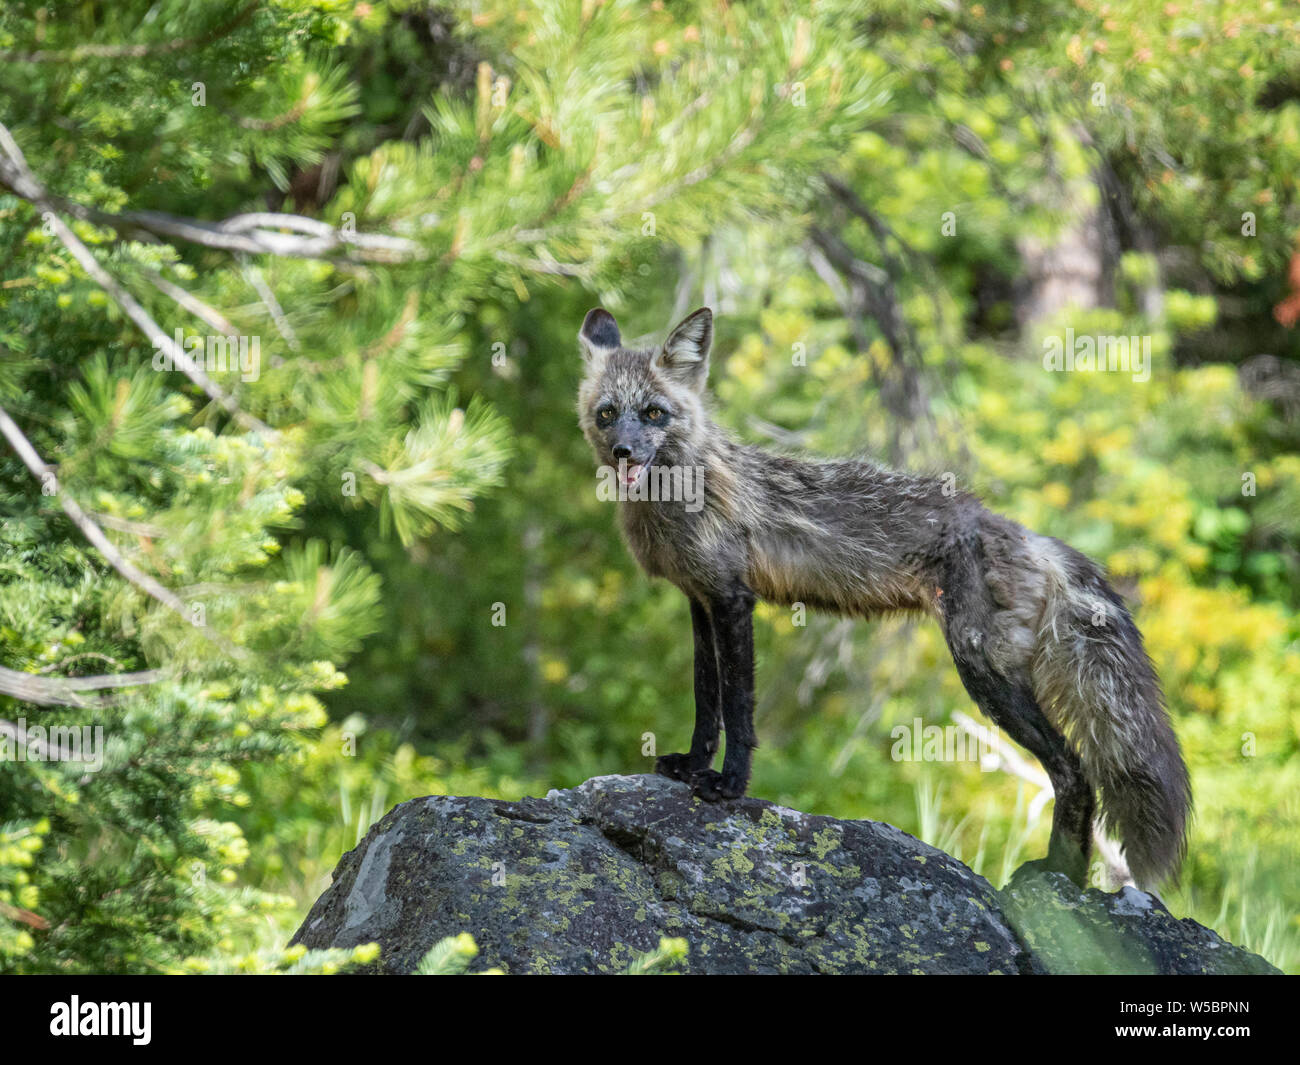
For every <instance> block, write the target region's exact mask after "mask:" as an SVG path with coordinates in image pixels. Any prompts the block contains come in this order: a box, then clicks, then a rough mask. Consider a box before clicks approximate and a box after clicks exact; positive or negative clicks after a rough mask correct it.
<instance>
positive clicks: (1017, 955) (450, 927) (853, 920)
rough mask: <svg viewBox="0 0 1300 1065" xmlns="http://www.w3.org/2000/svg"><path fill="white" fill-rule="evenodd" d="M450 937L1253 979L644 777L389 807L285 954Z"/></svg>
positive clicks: (1120, 929)
mask: <svg viewBox="0 0 1300 1065" xmlns="http://www.w3.org/2000/svg"><path fill="white" fill-rule="evenodd" d="M1017 929H1019V931H1018V930H1017ZM460 932H469V933H470V934H471V935H473V936H474V938H475V940H476V941H477V942H478V945H479V947H480V950H481V953H480V955H479V958H478V962H479V965H478V966H477V967H478V968H487V967H489V966H499V967H501V968H503V969H505V970H506V971H507V972H512V973H524V972H529V973H591V972H618V971H620V970H622V969H623V968H624V967H625V966H626V965H627V963H628V962H629V961H631V959H632V958H633V957H634V956H635V955H636V954H639V953H641V952H643V951H646V950H650V949H652V948H653V947H655V946H656V945H657V944H658V942H659V939H660V937H661V936H680V937H683V938H685V939H686V940H687V942H688V944H689V950H690V953H689V957H688V960H687V962H686V964H685V969H686V971H688V972H693V973H1008V974H1014V973H1042V972H1061V971H1098V970H1115V969H1119V970H1120V971H1127V972H1134V971H1146V972H1261V971H1271V969H1270V967H1269V966H1268V965H1267V964H1266V963H1265V962H1264V961H1263V960H1262V959H1260V958H1257V957H1255V956H1254V955H1252V954H1248V953H1246V952H1245V951H1242V950H1239V949H1238V948H1236V947H1233V946H1231V945H1230V944H1228V943H1225V942H1224V941H1223V940H1221V939H1219V937H1218V936H1216V935H1215V934H1214V933H1213V932H1210V931H1209V930H1208V929H1205V928H1202V927H1201V926H1200V925H1197V924H1195V923H1194V922H1191V921H1177V920H1175V919H1174V918H1173V917H1172V916H1170V915H1169V914H1168V912H1167V911H1165V910H1164V908H1163V907H1161V906H1160V904H1159V903H1157V902H1155V901H1154V900H1153V899H1151V897H1150V896H1147V895H1143V894H1141V893H1137V892H1128V893H1120V894H1119V895H1115V896H1109V895H1105V894H1103V893H1101V892H1095V891H1094V892H1087V893H1083V892H1080V891H1078V889H1076V888H1074V887H1073V886H1072V885H1070V884H1069V882H1068V881H1066V880H1065V878H1063V877H1056V876H1046V877H1040V878H1037V879H1035V880H1034V881H1032V882H1029V881H1026V882H1023V883H1019V882H1018V883H1015V884H1013V886H1012V888H1011V889H1009V892H1008V895H1007V898H1006V899H1005V900H1004V899H1003V898H1001V897H1000V896H999V895H998V893H997V892H996V891H994V890H993V888H992V887H991V886H990V885H989V883H988V882H987V881H986V880H984V879H983V878H982V877H979V876H977V875H975V874H974V873H973V872H971V871H970V870H969V869H967V868H966V867H965V866H964V865H962V864H961V863H960V862H958V861H956V860H955V859H953V858H950V857H948V855H946V854H944V853H943V852H941V851H938V850H935V849H934V848H933V847H929V846H926V845H925V844H924V843H921V842H919V841H917V840H915V839H913V838H912V837H911V836H908V835H906V834H904V833H903V832H900V831H899V830H898V829H896V828H893V827H891V826H890V825H885V824H879V823H876V822H873V821H837V820H835V819H834V818H830V817H817V816H813V815H810V814H803V813H799V812H798V811H796V810H788V809H785V808H783V807H780V806H775V805H773V804H772V803H769V802H764V801H762V800H759V799H752V798H746V799H740V800H737V801H735V802H729V803H722V804H709V803H703V802H700V801H699V800H698V799H695V798H694V797H693V796H692V795H691V792H690V789H689V788H688V787H687V786H686V785H684V784H680V783H676V782H674V781H670V780H667V779H665V778H663V777H655V776H636V777H613V776H611V777H596V778H594V779H592V780H589V781H587V782H586V783H585V784H583V785H581V786H580V787H577V788H574V789H572V790H571V791H553V792H551V793H550V794H549V795H547V797H546V798H545V799H524V800H523V801H522V802H517V803H511V802H501V801H497V800H492V799H479V798H453V797H442V796H435V797H430V798H426V799H414V800H412V801H411V802H406V803H403V804H402V805H400V806H398V807H396V808H395V809H393V810H392V811H390V812H389V814H388V815H387V816H386V817H385V818H384V819H383V820H382V821H380V822H379V823H378V824H376V825H375V826H374V827H373V828H372V829H371V830H370V833H369V834H368V835H367V836H366V838H365V840H363V841H362V843H361V845H360V846H358V847H357V848H356V849H355V850H353V851H350V852H349V853H348V854H346V855H344V856H343V858H342V860H341V861H340V862H339V865H338V868H337V869H335V871H334V882H333V884H331V886H330V887H329V888H328V890H326V892H325V893H324V894H323V895H322V896H321V897H320V898H319V899H318V900H317V902H316V904H315V906H313V907H312V910H311V912H310V913H309V914H308V915H307V919H306V920H305V921H304V922H303V925H302V927H301V928H300V929H299V930H298V933H297V935H296V936H295V937H294V942H295V943H303V944H305V945H307V946H309V947H331V946H332V947H350V946H355V945H357V944H359V943H367V942H370V941H372V940H373V941H377V942H378V943H379V944H380V945H381V947H382V948H383V949H382V954H381V958H380V961H379V963H378V965H377V966H376V968H377V970H378V971H382V972H390V973H407V972H410V971H411V970H413V969H414V968H415V966H416V964H417V963H418V962H419V960H420V958H421V957H422V956H423V955H424V953H425V952H426V951H427V950H428V949H429V947H430V946H432V945H433V944H434V943H436V942H437V941H438V940H440V939H442V938H444V937H446V936H450V935H455V934H457V933H460Z"/></svg>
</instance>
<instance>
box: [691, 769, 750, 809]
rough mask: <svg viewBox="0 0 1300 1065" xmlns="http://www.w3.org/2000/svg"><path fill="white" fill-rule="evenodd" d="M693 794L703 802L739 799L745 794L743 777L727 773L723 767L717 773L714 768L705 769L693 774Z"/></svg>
mask: <svg viewBox="0 0 1300 1065" xmlns="http://www.w3.org/2000/svg"><path fill="white" fill-rule="evenodd" d="M691 783H692V785H693V786H694V788H695V794H696V795H698V796H699V797H700V798H701V799H703V800H704V801H705V802H717V801H718V800H719V799H739V798H740V797H741V796H742V795H744V794H745V785H746V784H747V783H748V781H746V780H745V779H744V777H742V776H740V775H739V774H736V773H728V772H727V771H726V770H725V769H724V770H723V771H722V772H721V773H719V772H718V771H717V770H716V769H705V770H704V771H702V772H700V773H696V774H695V779H694V780H693V781H692V782H691Z"/></svg>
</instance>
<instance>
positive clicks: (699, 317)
mask: <svg viewBox="0 0 1300 1065" xmlns="http://www.w3.org/2000/svg"><path fill="white" fill-rule="evenodd" d="M712 346H713V312H712V311H711V310H709V308H707V307H701V308H700V309H699V310H698V311H696V312H695V313H694V314H688V315H687V316H686V317H685V318H683V319H682V320H681V321H680V322H678V323H677V326H676V328H674V329H673V331H672V332H671V333H669V334H668V339H667V340H665V341H664V347H663V351H661V352H660V353H659V354H658V355H657V356H656V357H655V366H656V368H658V369H659V370H660V371H661V372H663V373H665V374H667V375H668V376H669V377H671V378H672V379H673V380H675V381H678V382H680V383H681V384H683V385H686V386H687V387H688V388H693V389H694V390H695V391H696V392H702V391H703V390H704V383H705V381H707V380H708V378H709V348H710V347H712Z"/></svg>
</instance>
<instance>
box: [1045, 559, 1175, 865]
mask: <svg viewBox="0 0 1300 1065" xmlns="http://www.w3.org/2000/svg"><path fill="white" fill-rule="evenodd" d="M1058 546H1059V548H1060V554H1058V555H1057V557H1056V558H1053V559H1052V560H1051V561H1049V562H1048V564H1047V566H1046V570H1047V574H1046V575H1047V603H1046V608H1045V610H1044V613H1043V620H1042V624H1041V626H1040V629H1039V634H1038V641H1037V649H1036V651H1035V655H1034V660H1033V666H1032V671H1033V682H1034V689H1035V695H1036V696H1037V697H1038V700H1039V702H1040V704H1041V706H1042V707H1043V710H1044V711H1045V712H1046V713H1047V715H1048V716H1049V717H1050V718H1051V720H1052V722H1053V723H1054V724H1055V725H1056V727H1057V728H1058V729H1060V730H1061V732H1063V733H1064V734H1065V736H1066V738H1067V739H1068V740H1069V741H1070V743H1071V745H1072V746H1073V747H1074V748H1075V750H1076V751H1078V753H1079V757H1080V760H1081V761H1082V763H1083V769H1084V773H1085V774H1086V775H1087V777H1088V781H1089V783H1091V784H1092V786H1093V787H1094V788H1096V789H1097V791H1098V795H1099V799H1100V806H1101V819H1102V822H1103V825H1104V826H1105V827H1106V829H1107V830H1108V831H1109V832H1111V833H1112V834H1114V835H1117V836H1118V837H1119V839H1120V841H1121V842H1122V844H1123V851H1124V856H1125V858H1126V860H1127V861H1128V865H1129V869H1130V871H1131V872H1132V873H1133V877H1134V879H1135V880H1136V882H1137V883H1138V885H1139V887H1142V888H1144V889H1148V890H1151V889H1154V888H1155V887H1156V886H1157V885H1158V884H1160V883H1161V882H1162V881H1164V880H1166V879H1168V878H1170V877H1171V876H1172V877H1176V876H1177V873H1178V869H1179V866H1180V865H1181V864H1182V860H1183V856H1184V855H1185V853H1186V850H1187V827H1188V820H1189V818H1190V816H1191V805H1192V795H1191V783H1190V780H1189V779H1188V775H1187V766H1186V765H1185V764H1184V762H1183V757H1182V753H1181V752H1180V750H1179V748H1178V740H1177V738H1176V737H1175V736H1174V730H1173V728H1172V727H1171V726H1170V723H1169V714H1168V712H1167V711H1166V709H1165V704H1164V697H1163V695H1162V694H1161V691H1160V684H1159V681H1158V680H1157V679H1156V673H1155V668H1154V667H1153V666H1152V664H1151V660H1150V659H1149V658H1148V657H1147V653H1146V650H1145V649H1144V648H1143V646H1142V637H1141V635H1140V634H1139V632H1138V629H1137V626H1136V625H1135V624H1134V623H1133V619H1132V617H1131V616H1130V615H1129V612H1128V610H1127V609H1126V608H1125V606H1124V603H1123V600H1122V599H1120V597H1119V595H1118V594H1117V593H1116V592H1115V590H1114V589H1113V588H1111V586H1110V585H1109V584H1108V583H1107V581H1106V579H1105V577H1104V576H1103V575H1102V573H1101V570H1100V569H1099V568H1098V567H1097V566H1096V564H1094V563H1093V562H1092V560H1091V559H1089V558H1087V557H1086V556H1084V555H1082V554H1080V553H1079V552H1077V551H1075V550H1073V549H1072V548H1070V547H1068V546H1066V545H1065V544H1059V542H1058Z"/></svg>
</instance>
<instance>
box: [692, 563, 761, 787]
mask: <svg viewBox="0 0 1300 1065" xmlns="http://www.w3.org/2000/svg"><path fill="white" fill-rule="evenodd" d="M708 609H709V616H710V618H711V619H712V621H713V639H714V642H715V644H716V646H717V651H718V695H719V701H720V702H721V704H722V723H723V727H724V728H725V729H726V730H727V752H726V754H725V755H724V756H723V758H722V772H721V773H718V772H716V771H714V770H712V769H705V770H703V771H701V772H700V773H698V774H696V776H695V781H694V783H695V793H696V794H697V795H698V796H699V797H700V798H702V799H708V800H710V801H713V800H716V799H735V798H739V797H740V796H741V795H744V794H745V789H746V788H747V787H748V786H749V770H750V760H751V757H752V755H753V750H754V748H755V747H757V746H758V741H757V740H756V739H755V737H754V593H753V592H751V591H750V590H749V589H748V588H746V587H744V586H743V585H740V586H737V587H736V588H734V589H732V590H730V591H728V592H726V593H724V594H721V595H717V596H714V597H713V598H712V599H710V601H709V605H708Z"/></svg>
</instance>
